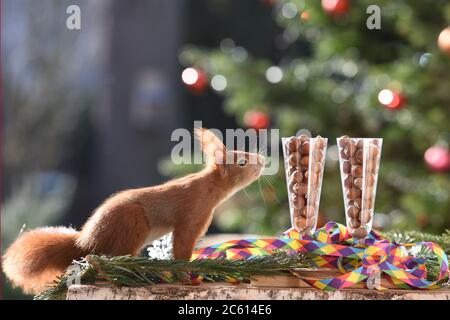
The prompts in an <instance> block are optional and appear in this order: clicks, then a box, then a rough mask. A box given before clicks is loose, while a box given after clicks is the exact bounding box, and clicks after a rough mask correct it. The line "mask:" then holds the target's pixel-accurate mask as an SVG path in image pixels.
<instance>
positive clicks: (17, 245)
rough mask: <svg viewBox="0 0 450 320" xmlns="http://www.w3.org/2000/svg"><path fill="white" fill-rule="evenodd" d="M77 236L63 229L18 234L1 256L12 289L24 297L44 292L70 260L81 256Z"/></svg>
mask: <svg viewBox="0 0 450 320" xmlns="http://www.w3.org/2000/svg"><path fill="white" fill-rule="evenodd" d="M78 237H79V232H77V231H75V230H73V229H70V228H63V227H47V228H39V229H34V230H31V231H27V232H24V233H22V234H21V235H20V236H19V237H18V238H17V240H16V241H14V242H13V243H12V244H11V246H10V247H9V248H8V249H7V250H6V252H5V254H4V256H3V263H2V266H3V271H4V272H5V274H6V276H7V277H8V278H9V279H10V280H11V282H12V284H13V285H14V286H19V287H21V288H22V289H23V290H24V291H25V292H26V293H34V294H35V293H38V292H40V291H42V290H45V289H46V286H48V285H49V284H51V282H52V281H53V280H55V279H56V277H57V276H59V275H60V274H61V273H62V272H63V271H64V270H65V269H66V268H67V267H68V266H69V265H70V264H71V263H72V260H74V259H79V258H80V257H81V256H82V250H81V249H80V248H79V247H78V246H77V243H76V241H77V239H78Z"/></svg>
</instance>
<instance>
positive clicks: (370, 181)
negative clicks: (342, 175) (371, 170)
mask: <svg viewBox="0 0 450 320" xmlns="http://www.w3.org/2000/svg"><path fill="white" fill-rule="evenodd" d="M365 178H366V186H371V187H373V186H374V185H375V176H374V175H372V174H368V175H367V176H366V177H365Z"/></svg>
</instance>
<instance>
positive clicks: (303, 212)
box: [300, 206, 308, 218]
mask: <svg viewBox="0 0 450 320" xmlns="http://www.w3.org/2000/svg"><path fill="white" fill-rule="evenodd" d="M307 208H308V207H306V206H305V207H302V208H301V209H300V216H302V217H305V218H306V217H307V216H308V209H307Z"/></svg>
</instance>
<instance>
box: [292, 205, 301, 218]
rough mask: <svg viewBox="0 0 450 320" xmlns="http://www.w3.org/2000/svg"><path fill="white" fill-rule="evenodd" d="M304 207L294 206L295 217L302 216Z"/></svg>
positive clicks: (293, 213)
mask: <svg viewBox="0 0 450 320" xmlns="http://www.w3.org/2000/svg"><path fill="white" fill-rule="evenodd" d="M301 209H302V208H299V207H293V208H292V215H293V216H294V218H295V217H300V210H301Z"/></svg>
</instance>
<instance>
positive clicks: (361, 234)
mask: <svg viewBox="0 0 450 320" xmlns="http://www.w3.org/2000/svg"><path fill="white" fill-rule="evenodd" d="M366 236H367V230H366V229H364V228H358V229H355V230H353V232H352V237H353V238H357V239H362V238H365V237H366Z"/></svg>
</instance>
